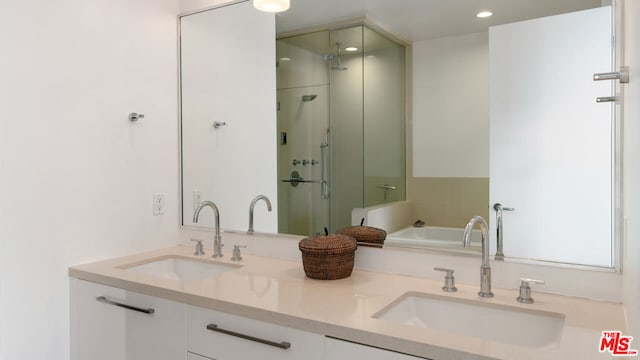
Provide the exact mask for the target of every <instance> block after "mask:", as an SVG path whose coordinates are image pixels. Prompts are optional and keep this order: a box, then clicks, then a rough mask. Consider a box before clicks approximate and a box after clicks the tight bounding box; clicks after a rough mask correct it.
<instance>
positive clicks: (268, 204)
mask: <svg viewBox="0 0 640 360" xmlns="http://www.w3.org/2000/svg"><path fill="white" fill-rule="evenodd" d="M260 200H264V202H265V203H267V210H269V211H271V201H270V200H269V198H268V197H266V196H264V195H258V196H256V197H255V198H253V200H251V205H249V230H247V234H253V232H254V231H253V208H255V207H256V203H257V202H258V201H260Z"/></svg>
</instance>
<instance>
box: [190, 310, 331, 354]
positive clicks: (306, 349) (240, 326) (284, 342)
mask: <svg viewBox="0 0 640 360" xmlns="http://www.w3.org/2000/svg"><path fill="white" fill-rule="evenodd" d="M187 349H188V350H189V351H191V352H194V353H196V354H200V355H203V356H207V357H211V358H213V359H216V360H245V359H261V360H271V359H272V360H287V359H291V360H299V359H304V360H323V359H324V336H323V335H318V334H313V333H308V332H305V331H301V330H296V329H292V328H287V327H283V326H279V325H273V324H269V323H265V322H261V321H256V320H251V319H247V318H243V317H238V316H234V315H229V314H225V313H221V312H218V311H213V310H208V309H202V308H197V307H192V306H187Z"/></svg>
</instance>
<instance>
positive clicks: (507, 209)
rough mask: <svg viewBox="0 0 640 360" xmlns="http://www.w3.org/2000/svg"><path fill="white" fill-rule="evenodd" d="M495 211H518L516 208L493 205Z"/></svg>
mask: <svg viewBox="0 0 640 360" xmlns="http://www.w3.org/2000/svg"><path fill="white" fill-rule="evenodd" d="M493 210H495V211H516V208H512V207H504V206H502V204H500V203H495V204H493Z"/></svg>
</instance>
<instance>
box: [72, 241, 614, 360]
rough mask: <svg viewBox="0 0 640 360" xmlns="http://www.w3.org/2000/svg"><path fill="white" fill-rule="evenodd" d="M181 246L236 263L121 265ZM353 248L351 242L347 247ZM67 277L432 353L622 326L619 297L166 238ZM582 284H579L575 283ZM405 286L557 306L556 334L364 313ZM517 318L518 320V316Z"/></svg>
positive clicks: (474, 354)
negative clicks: (194, 276)
mask: <svg viewBox="0 0 640 360" xmlns="http://www.w3.org/2000/svg"><path fill="white" fill-rule="evenodd" d="M175 255H178V256H181V257H186V258H192V259H197V260H200V261H212V262H221V263H227V264H231V263H233V264H240V265H242V267H241V268H238V269H236V270H232V271H227V272H224V273H221V274H218V275H215V276H212V277H209V278H205V279H203V280H200V281H194V282H182V281H179V280H168V279H161V278H158V277H154V276H151V275H145V274H141V273H136V272H132V271H128V270H124V269H121V268H120V267H123V266H125V265H130V264H133V263H144V262H146V261H149V260H151V259H154V258H158V257H163V256H165V257H168V256H175ZM356 256H357V252H356ZM69 275H70V276H71V277H75V278H79V279H83V280H88V281H93V282H97V283H101V284H105V285H110V286H115V287H119V288H123V289H126V290H130V291H135V292H139V293H143V294H147V295H151V296H157V297H160V298H165V299H168V300H172V301H177V302H182V303H186V304H190V305H195V306H200V307H204V308H210V309H214V310H218V311H222V312H227V313H230V314H235V315H239V316H245V317H248V318H252V319H256V320H261V321H266V322H270V323H274V324H278V325H283V326H289V327H293V328H297V329H301V330H305V331H309V332H314V333H319V334H323V335H328V336H332V337H336V338H340V339H345V340H350V341H354V342H358V343H363V344H368V345H373V346H377V347H381V348H386V349H391V350H395V351H399V352H403V353H407V354H412V355H416V356H423V357H427V358H432V359H483V358H499V359H558V360H560V359H562V360H566V359H581V360H583V359H603V358H611V356H610V355H608V354H606V353H599V352H598V346H599V343H600V336H601V332H602V331H605V330H621V331H625V330H626V327H625V319H624V312H623V307H622V304H619V303H614V302H605V301H593V300H586V299H580V298H573V297H567V296H558V295H550V294H542V293H535V291H534V294H533V296H534V298H535V301H536V302H535V303H534V304H531V305H524V304H519V303H517V302H516V301H515V298H516V297H517V296H518V292H517V291H516V290H504V289H493V291H494V293H495V297H494V298H491V299H481V298H479V297H478V296H477V291H478V286H470V285H465V284H457V287H458V292H456V293H445V292H443V291H442V289H441V288H442V282H441V281H433V280H429V279H425V278H420V277H414V276H406V275H395V274H385V273H379V272H370V271H361V270H357V269H354V271H353V274H352V275H351V276H350V277H349V278H346V279H341V280H332V281H323V280H314V279H310V278H307V277H306V276H305V274H304V270H303V268H302V262H301V261H289V260H282V259H275V258H270V257H263V256H253V255H244V254H243V260H242V261H241V262H239V263H237V262H232V261H230V260H229V257H228V255H227V257H225V258H223V259H221V260H215V259H210V258H209V257H208V256H207V255H205V256H199V257H198V256H194V255H193V248H192V247H187V246H175V247H171V248H165V249H160V250H156V251H150V252H145V253H140V254H135V255H130V256H125V257H120V258H116V259H110V260H105V261H99V262H94V263H90V264H85V265H78V266H74V267H71V268H70V269H69ZM585 286H588V284H585ZM407 292H424V293H432V294H437V295H442V296H450V297H452V298H461V299H469V300H475V301H480V302H488V303H493V304H502V305H509V306H515V307H521V308H525V309H535V310H541V311H549V312H555V313H561V314H564V315H565V326H564V330H563V333H562V338H561V342H560V344H559V345H558V346H556V347H554V348H549V349H534V348H527V347H520V346H515V345H509V344H504V343H500V342H495V341H490V340H484V339H479V338H473V337H466V336H460V335H451V334H448V333H445V332H439V331H434V330H428V329H423V328H420V327H414V326H408V325H400V324H395V323H392V322H388V321H384V320H380V319H375V318H372V315H373V314H375V313H376V312H378V311H379V310H381V309H382V308H384V307H385V306H386V305H388V304H390V303H391V302H392V301H393V300H395V299H397V298H398V297H400V296H401V295H403V294H405V293H407ZM523 326H526V324H523Z"/></svg>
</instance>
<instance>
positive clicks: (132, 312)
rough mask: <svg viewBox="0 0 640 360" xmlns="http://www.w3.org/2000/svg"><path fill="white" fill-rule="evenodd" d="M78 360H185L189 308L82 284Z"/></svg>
mask: <svg viewBox="0 0 640 360" xmlns="http://www.w3.org/2000/svg"><path fill="white" fill-rule="evenodd" d="M73 281H77V283H76V284H75V285H72V294H71V296H72V297H74V298H73V299H72V303H74V308H72V309H71V311H72V317H73V319H74V320H75V321H74V323H73V324H72V338H73V339H72V344H74V345H73V348H72V359H74V360H115V359H118V360H141V359H142V360H146V359H153V360H165V359H166V360H176V359H184V358H185V357H186V356H185V353H186V350H185V341H184V321H185V320H184V309H185V305H183V304H179V303H174V302H171V301H168V300H163V299H159V298H156V297H152V296H146V295H141V294H137V293H134V292H131V291H125V290H122V289H118V288H114V287H110V286H105V285H100V284H96V283H92V282H88V281H83V280H76V279H72V282H73Z"/></svg>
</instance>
